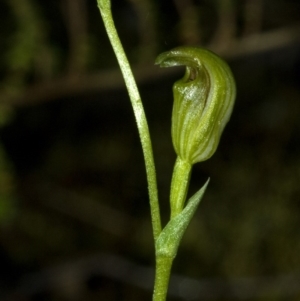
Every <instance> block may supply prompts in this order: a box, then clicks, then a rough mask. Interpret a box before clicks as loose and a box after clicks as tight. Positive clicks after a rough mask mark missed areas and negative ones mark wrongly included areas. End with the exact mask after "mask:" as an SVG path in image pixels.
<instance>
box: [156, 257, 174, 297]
mask: <svg viewBox="0 0 300 301" xmlns="http://www.w3.org/2000/svg"><path fill="white" fill-rule="evenodd" d="M172 263H173V258H170V257H165V256H157V257H156V268H155V283H154V291H153V298H152V301H165V300H166V298H167V293H168V284H169V280H170V274H171V268H172Z"/></svg>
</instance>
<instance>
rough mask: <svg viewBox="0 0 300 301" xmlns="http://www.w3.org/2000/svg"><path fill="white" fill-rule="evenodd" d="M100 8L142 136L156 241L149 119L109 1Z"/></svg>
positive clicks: (157, 225) (157, 228) (157, 218)
mask: <svg viewBox="0 0 300 301" xmlns="http://www.w3.org/2000/svg"><path fill="white" fill-rule="evenodd" d="M97 3H98V7H99V10H100V13H101V16H102V19H103V22H104V25H105V28H106V31H107V34H108V37H109V40H110V42H111V45H112V47H113V50H114V52H115V54H116V57H117V60H118V63H119V65H120V69H121V71H122V74H123V77H124V80H125V84H126V87H127V90H128V94H129V97H130V101H131V104H132V107H133V111H134V115H135V119H136V122H137V127H138V131H139V135H140V140H141V144H142V149H143V153H144V159H145V165H146V173H147V181H148V190H149V198H150V208H151V220H152V227H153V236H154V240H155V241H156V239H157V237H158V236H159V234H160V232H161V220H160V210H159V203H158V192H157V182H156V172H155V165H154V158H153V151H152V145H151V139H150V133H149V129H148V124H147V119H146V116H145V112H144V108H143V104H142V101H141V97H140V95H139V91H138V88H137V85H136V82H135V79H134V76H133V74H132V70H131V68H130V65H129V62H128V59H127V57H126V54H125V52H124V49H123V46H122V43H121V41H120V39H119V36H118V33H117V30H116V27H115V24H114V21H113V17H112V13H111V7H110V1H109V0H97Z"/></svg>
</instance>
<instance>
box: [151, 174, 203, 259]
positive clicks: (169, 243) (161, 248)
mask: <svg viewBox="0 0 300 301" xmlns="http://www.w3.org/2000/svg"><path fill="white" fill-rule="evenodd" d="M208 183H209V180H207V182H206V183H205V184H204V185H203V187H202V188H201V189H200V190H199V191H198V192H196V193H195V194H194V195H193V196H192V197H191V198H190V199H189V201H188V203H187V205H186V207H185V208H184V209H183V210H182V211H181V213H180V214H178V215H177V216H176V217H174V218H172V219H171V220H170V221H169V223H168V224H167V225H166V227H165V228H164V229H163V230H162V232H161V233H160V235H159V237H158V239H157V241H156V245H155V249H156V256H158V257H159V256H164V257H170V258H175V256H176V254H177V250H178V247H179V244H180V241H181V239H182V236H183V234H184V232H185V230H186V228H187V226H188V225H189V223H190V221H191V219H192V217H193V216H194V213H195V211H196V209H197V207H198V205H199V203H200V201H201V199H202V197H203V195H204V192H205V190H206V187H207V185H208Z"/></svg>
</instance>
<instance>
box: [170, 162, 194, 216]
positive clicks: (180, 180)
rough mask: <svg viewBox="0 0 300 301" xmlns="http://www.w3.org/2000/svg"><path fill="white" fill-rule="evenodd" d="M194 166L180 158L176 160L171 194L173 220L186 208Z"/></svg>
mask: <svg viewBox="0 0 300 301" xmlns="http://www.w3.org/2000/svg"><path fill="white" fill-rule="evenodd" d="M191 170H192V165H191V164H190V163H188V162H186V161H184V160H182V159H181V158H180V157H179V156H178V157H177V159H176V162H175V166H174V171H173V176H172V183H171V193H170V204H171V219H172V218H174V217H175V216H176V215H178V214H179V213H180V212H181V211H182V210H183V207H184V203H185V200H186V195H187V190H188V187H189V181H190V176H191Z"/></svg>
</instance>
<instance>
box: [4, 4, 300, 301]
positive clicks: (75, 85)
mask: <svg viewBox="0 0 300 301" xmlns="http://www.w3.org/2000/svg"><path fill="white" fill-rule="evenodd" d="M112 8H113V13H114V17H115V21H116V26H117V28H118V30H119V33H120V37H121V40H122V41H123V43H124V47H125V50H126V52H127V54H128V57H129V60H130V62H131V63H132V66H133V71H134V74H135V75H136V78H137V82H138V85H139V87H140V92H141V95H142V98H143V103H144V106H145V111H146V114H147V117H148V122H149V127H150V131H151V136H152V140H153V148H154V156H155V161H156V165H157V176H158V186H159V196H160V204H161V211H162V217H163V222H164V223H166V222H167V220H168V216H169V205H168V198H169V186H170V179H171V174H172V168H173V164H174V160H175V153H174V151H173V147H172V142H171V137H170V118H171V110H172V90H171V87H172V84H173V83H174V81H175V80H177V79H178V78H180V77H181V76H182V74H183V69H180V68H179V69H176V68H175V69H173V68H171V69H172V70H171V69H170V70H165V69H159V68H158V67H155V66H153V62H154V60H155V57H156V56H157V55H158V54H159V53H161V52H162V51H166V50H170V49H171V48H173V47H176V46H178V45H193V46H195V45H196V46H201V47H207V48H209V49H211V50H213V51H215V52H216V53H218V54H219V55H221V56H222V57H223V58H225V59H226V60H227V61H228V63H229V64H230V66H231V67H232V71H233V73H234V75H235V78H236V83H237V99H236V105H235V108H234V111H233V115H232V118H231V121H230V123H229V124H228V125H227V127H226V129H225V132H224V134H223V136H222V139H221V143H220V145H219V148H218V150H217V152H216V153H215V155H214V156H213V157H212V158H211V159H209V160H208V161H206V162H203V163H201V164H196V165H195V166H194V169H193V174H192V179H191V185H190V194H192V193H194V192H195V191H196V190H197V189H199V188H200V187H201V185H203V183H204V182H205V181H206V179H207V178H208V177H210V178H211V182H210V184H209V187H208V190H207V192H206V194H205V197H204V199H203V201H202V203H201V205H200V207H199V210H198V211H197V213H196V216H195V217H194V219H193V221H192V223H191V225H190V226H189V228H188V231H187V233H186V234H185V236H184V239H183V242H182V245H181V247H180V250H179V253H178V256H177V258H176V260H175V263H174V268H173V275H174V277H173V278H172V281H171V285H170V297H169V300H272V301H273V300H274V301H275V300H276V301H278V300H295V301H296V300H300V255H299V254H300V231H299V229H300V187H299V185H300V143H299V138H300V121H299V120H300V119H299V112H300V84H299V76H300V23H299V16H300V2H299V1H296V0H240V1H237V0H236V1H234V0H219V1H217V0H215V1H212V0H211V1H208V0H207V1H204V0H203V1H200V0H197V1H192V0H173V1H171V0H164V1H158V0H143V1H141V0H140V1H138V0H131V1H129V0H128V1H125V0H124V1H121V0H119V1H117V0H113V1H112ZM0 20H1V26H0V49H1V54H0V66H1V68H0V79H1V82H0V124H1V129H0V227H1V232H0V298H1V300H12V301H15V300H22V301H23V300H26V301H27V300H107V301H108V300H151V294H152V285H153V266H154V249H153V239H152V233H151V223H150V214H149V213H150V212H149V205H148V195H147V183H146V177H145V169H144V163H143V157H142V151H141V147H140V142H139V138H138V134H137V130H136V127H135V121H134V117H133V113H132V109H131V106H130V102H129V99H128V95H127V93H126V90H125V88H124V83H123V80H122V78H121V75H120V72H119V69H118V66H117V63H116V60H115V57H114V54H113V52H112V50H111V46H110V44H109V42H108V39H107V37H106V33H105V31H104V28H103V24H102V20H101V17H100V14H99V11H98V8H97V5H96V0H87V1H84V0H61V1H41V0H4V1H2V2H1V4H0Z"/></svg>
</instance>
